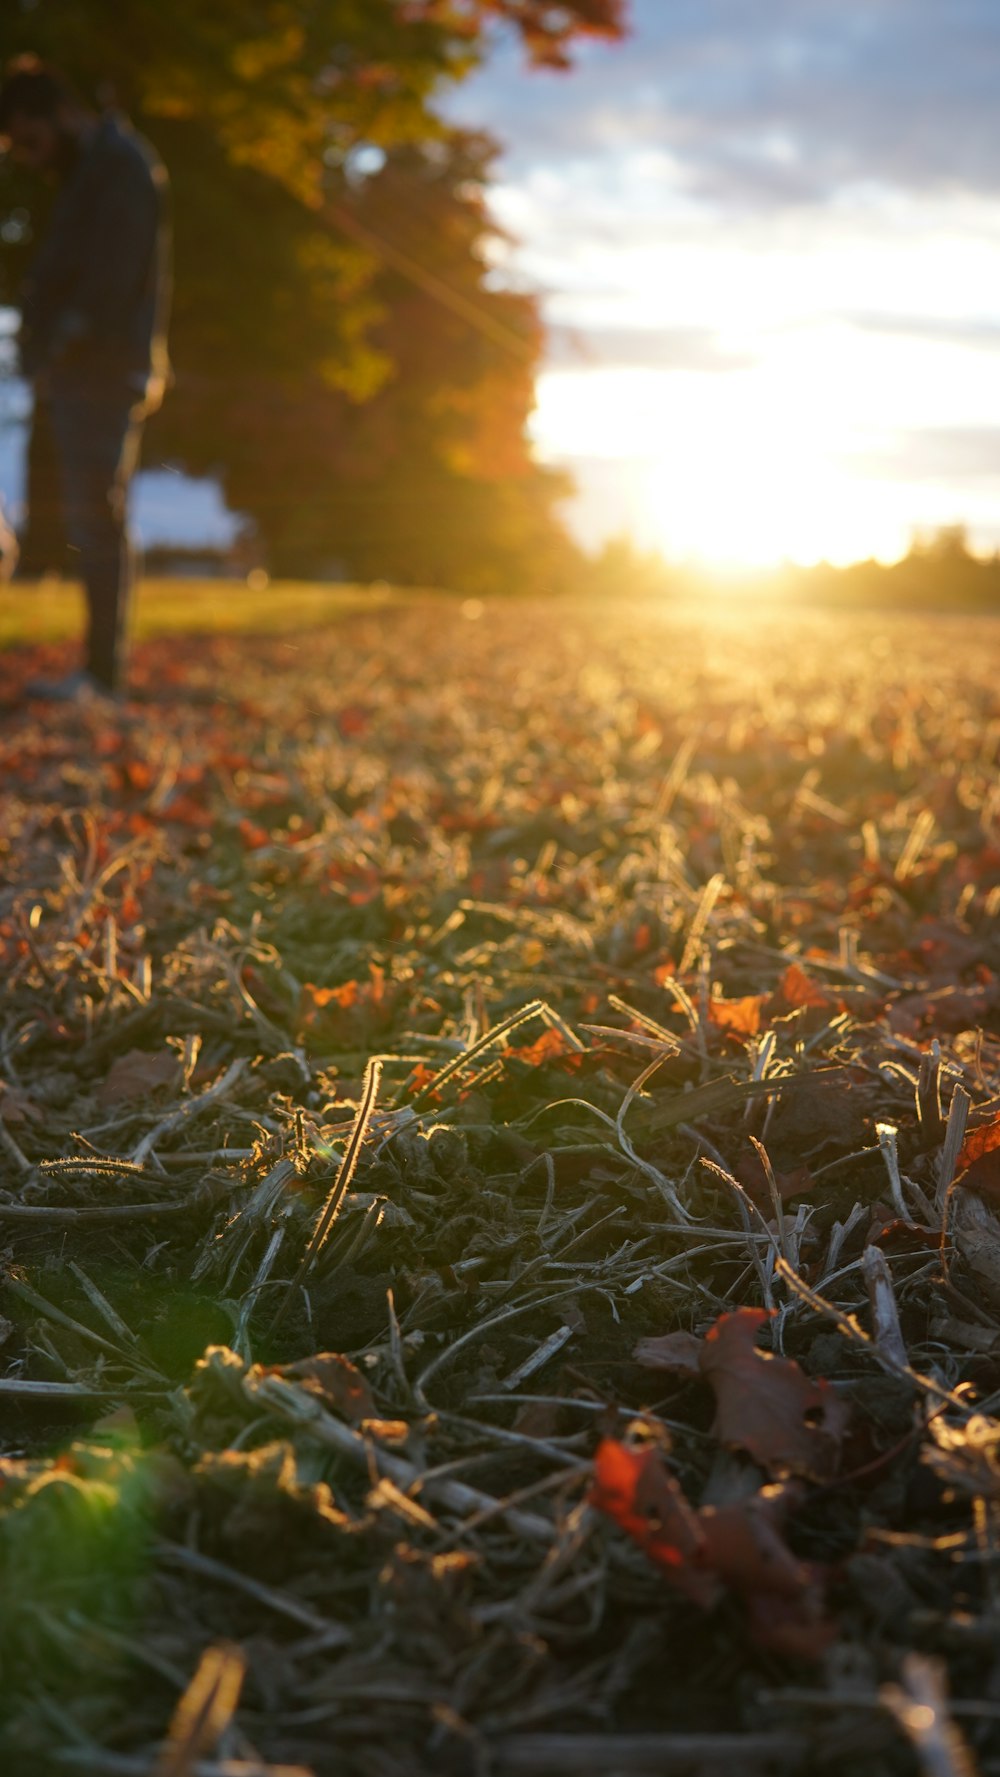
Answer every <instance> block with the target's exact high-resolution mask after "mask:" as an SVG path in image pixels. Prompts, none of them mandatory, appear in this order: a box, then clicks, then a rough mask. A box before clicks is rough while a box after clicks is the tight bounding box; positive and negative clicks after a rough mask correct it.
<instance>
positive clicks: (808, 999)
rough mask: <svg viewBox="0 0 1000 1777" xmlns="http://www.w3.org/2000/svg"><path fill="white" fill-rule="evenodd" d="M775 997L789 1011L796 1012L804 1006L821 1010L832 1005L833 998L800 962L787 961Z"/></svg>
mask: <svg viewBox="0 0 1000 1777" xmlns="http://www.w3.org/2000/svg"><path fill="white" fill-rule="evenodd" d="M777 998H778V999H779V1000H781V1002H782V1004H783V1005H784V1006H786V1007H787V1008H788V1010H789V1011H792V1012H796V1011H799V1010H800V1009H801V1008H802V1007H805V1006H816V1007H819V1008H821V1009H822V1010H826V1009H827V1008H828V1007H831V1006H833V1005H834V1003H835V1002H834V1000H833V999H832V998H831V997H830V995H829V994H828V993H825V992H824V990H823V988H822V987H820V985H819V983H818V982H817V981H814V980H813V979H812V976H811V975H807V974H806V971H805V969H804V968H803V967H802V965H801V963H789V965H788V968H787V969H786V970H785V972H784V974H783V975H782V977H781V980H780V981H779V982H778V992H777Z"/></svg>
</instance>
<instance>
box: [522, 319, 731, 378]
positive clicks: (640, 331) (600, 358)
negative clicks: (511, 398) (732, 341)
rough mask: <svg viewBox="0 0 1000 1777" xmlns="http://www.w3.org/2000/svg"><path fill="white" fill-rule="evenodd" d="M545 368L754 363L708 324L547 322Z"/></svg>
mask: <svg viewBox="0 0 1000 1777" xmlns="http://www.w3.org/2000/svg"><path fill="white" fill-rule="evenodd" d="M547 346H548V349H547V352H546V362H547V364H548V366H549V368H550V369H554V370H562V369H566V368H573V369H585V370H593V369H597V368H600V369H602V370H604V369H612V368H613V369H615V370H634V369H639V370H689V371H701V372H706V373H709V374H713V373H718V372H722V371H729V370H746V369H749V368H750V366H751V365H753V364H755V363H756V362H757V360H756V358H754V357H752V356H751V355H750V354H749V353H737V352H733V351H730V350H728V349H727V348H726V346H725V345H724V344H723V343H722V342H721V341H720V340H719V339H718V338H717V336H716V335H715V334H714V333H713V332H711V331H710V329H708V328H707V327H664V328H651V327H588V328H587V330H586V332H583V331H581V329H579V328H576V327H550V328H549V330H548V337H547Z"/></svg>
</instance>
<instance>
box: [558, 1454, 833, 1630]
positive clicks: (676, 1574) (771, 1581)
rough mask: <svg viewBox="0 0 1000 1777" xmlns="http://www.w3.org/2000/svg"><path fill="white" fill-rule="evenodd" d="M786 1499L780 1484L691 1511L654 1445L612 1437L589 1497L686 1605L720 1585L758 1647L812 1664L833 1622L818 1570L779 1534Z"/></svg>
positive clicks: (717, 1593) (710, 1598) (598, 1459)
mask: <svg viewBox="0 0 1000 1777" xmlns="http://www.w3.org/2000/svg"><path fill="white" fill-rule="evenodd" d="M792 1497H793V1495H792V1493H791V1490H790V1489H789V1488H787V1487H765V1488H762V1489H761V1491H760V1492H759V1493H756V1494H753V1495H751V1497H750V1498H749V1499H745V1500H741V1501H740V1502H739V1503H737V1504H734V1505H730V1506H723V1507H720V1508H718V1509H716V1508H714V1507H712V1506H703V1507H702V1508H701V1509H700V1510H699V1511H695V1510H694V1509H693V1507H692V1506H691V1505H690V1503H689V1502H688V1500H687V1499H686V1498H685V1495H684V1493H683V1491H682V1489H681V1487H680V1486H679V1484H678V1482H677V1481H676V1480H675V1479H674V1477H673V1475H671V1474H670V1472H669V1470H668V1469H667V1468H666V1466H665V1465H664V1462H663V1459H662V1457H661V1456H660V1454H659V1452H658V1451H657V1450H653V1449H647V1450H635V1449H632V1448H631V1447H630V1446H629V1445H627V1444H620V1443H618V1442H617V1441H616V1440H615V1439H612V1438H606V1439H605V1440H604V1441H603V1443H601V1444H600V1446H599V1447H598V1450H597V1454H596V1456H595V1459H594V1483H593V1487H592V1489H591V1494H590V1500H591V1504H592V1505H593V1506H595V1507H596V1508H597V1510H598V1511H601V1512H604V1513H605V1514H606V1516H608V1517H609V1518H611V1519H613V1520H614V1522H615V1523H616V1524H617V1525H618V1526H619V1528H620V1529H622V1530H624V1531H625V1533H626V1535H628V1536H630V1537H631V1538H632V1540H633V1542H635V1543H637V1544H638V1546H639V1547H640V1548H641V1549H642V1550H643V1553H644V1554H645V1555H646V1556H647V1557H648V1558H649V1560H650V1561H652V1562H654V1563H655V1565H656V1566H657V1567H659V1568H660V1569H661V1571H662V1573H663V1575H664V1577H665V1579H667V1580H668V1582H669V1583H670V1584H671V1585H672V1586H675V1587H676V1588H677V1589H678V1590H679V1591H681V1592H683V1593H685V1595H686V1596H687V1597H688V1598H690V1599H691V1601H692V1603H694V1604H698V1605H700V1606H701V1608H702V1609H703V1610H707V1609H709V1608H710V1607H711V1606H712V1605H713V1604H715V1603H717V1601H718V1599H719V1598H720V1597H721V1595H722V1592H723V1588H724V1587H728V1588H729V1589H730V1590H731V1591H733V1592H735V1593H737V1594H739V1595H740V1596H741V1597H742V1598H743V1599H744V1600H745V1601H746V1606H747V1619H748V1622H749V1625H750V1628H751V1631H752V1634H753V1639H754V1640H755V1642H756V1643H757V1644H758V1646H760V1647H764V1648H767V1649H769V1650H771V1651H772V1652H775V1653H782V1654H786V1655H790V1656H792V1657H796V1658H799V1659H807V1660H811V1659H818V1658H819V1656H820V1655H821V1654H822V1653H823V1652H824V1651H825V1649H826V1648H827V1647H828V1646H829V1644H830V1642H831V1641H832V1639H833V1638H834V1635H835V1628H834V1625H833V1624H832V1623H830V1622H829V1621H828V1620H827V1619H826V1618H825V1617H824V1615H823V1589H822V1580H821V1576H820V1573H819V1571H818V1570H817V1569H816V1568H814V1567H811V1566H809V1565H808V1564H807V1563H805V1562H802V1561H800V1560H799V1559H798V1557H797V1556H796V1555H794V1554H793V1553H792V1550H791V1549H790V1548H789V1547H788V1544H787V1543H786V1542H785V1540H784V1537H783V1536H782V1534H781V1522H782V1519H783V1518H784V1515H785V1513H786V1511H787V1509H788V1505H789V1504H790V1502H791V1499H792Z"/></svg>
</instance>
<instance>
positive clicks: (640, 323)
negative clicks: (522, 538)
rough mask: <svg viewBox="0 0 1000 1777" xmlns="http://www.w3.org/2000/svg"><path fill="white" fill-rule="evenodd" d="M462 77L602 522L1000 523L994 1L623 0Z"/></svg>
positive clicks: (586, 497)
mask: <svg viewBox="0 0 1000 1777" xmlns="http://www.w3.org/2000/svg"><path fill="white" fill-rule="evenodd" d="M631 15H632V32H631V35H630V37H629V38H628V40H627V41H626V42H624V43H622V44H619V45H616V46H610V47H609V46H607V45H597V44H593V45H589V46H587V47H586V48H585V49H584V50H583V51H582V53H581V54H580V55H579V57H578V60H577V66H576V68H575V70H574V71H573V73H571V74H569V75H565V76H560V75H554V74H551V73H540V72H529V71H526V70H525V67H524V65H523V59H522V58H521V56H520V55H519V54H518V53H517V52H516V50H515V49H514V47H513V46H512V45H508V46H505V47H503V48H502V49H501V51H500V52H499V53H498V54H497V56H496V57H495V58H494V60H493V61H492V63H491V64H490V65H489V66H488V67H487V68H486V69H484V70H483V71H481V72H479V73H478V74H476V75H475V76H474V77H473V78H472V79H470V80H469V81H468V82H467V83H466V84H465V86H464V87H463V88H462V89H461V90H460V91H459V92H458V93H457V94H456V95H455V96H454V97H453V98H451V99H450V100H449V102H448V105H447V111H448V115H449V116H451V117H453V118H455V119H458V120H461V121H463V122H466V123H468V124H470V125H471V126H474V127H486V128H488V129H489V130H490V131H491V133H493V134H494V135H495V136H497V137H498V138H499V139H500V140H501V142H502V143H504V144H505V149H504V152H503V155H502V158H501V160H500V163H499V184H498V187H497V189H496V192H495V195H494V199H493V209H494V214H495V216H496V218H497V220H498V221H499V222H500V223H501V224H502V225H503V226H504V227H505V229H507V230H508V231H509V233H510V235H511V236H512V237H513V242H514V243H516V244H511V245H510V246H508V247H506V248H505V249H504V250H503V251H502V252H501V253H500V254H499V255H498V267H497V275H498V276H499V277H501V278H503V279H509V280H512V281H514V282H515V283H517V284H518V285H520V286H526V287H528V288H532V289H535V290H537V291H539V292H540V293H541V299H542V305H543V313H544V316H545V319H546V322H547V324H548V329H549V346H548V355H547V360H546V365H545V368H544V372H543V375H542V377H541V379H540V382H539V388H538V404H537V410H536V413H535V416H534V420H533V432H534V437H535V441H536V447H537V450H538V452H539V454H540V455H541V456H542V457H544V458H545V459H546V460H551V461H554V462H559V463H563V464H566V465H567V466H569V467H570V468H571V469H572V470H573V472H574V474H575V476H576V479H577V482H578V486H579V490H580V491H579V494H578V497H577V498H576V500H575V501H574V502H573V504H572V507H571V511H570V516H571V520H572V523H573V525H574V528H576V529H577V531H578V532H579V534H580V535H581V536H582V537H583V538H584V540H585V541H587V542H588V543H590V544H596V543H599V542H600V541H601V539H602V538H604V537H607V536H609V535H611V534H615V533H622V532H627V533H629V534H631V535H632V536H633V537H634V538H635V539H636V541H638V542H639V543H640V544H642V545H645V546H651V547H655V548H658V549H660V550H662V551H663V552H664V553H665V554H666V555H667V556H669V557H670V558H672V559H689V558H692V557H693V558H698V559H701V560H705V561H709V562H711V563H712V564H714V565H717V566H722V567H725V566H727V565H732V566H734V567H740V566H746V565H763V564H767V563H770V562H772V561H777V560H780V559H782V558H783V557H786V556H787V557H790V558H792V559H795V560H799V561H803V562H811V561H816V560H818V559H823V558H825V559H830V560H834V561H841V562H843V561H847V560H853V559H858V558H860V557H865V556H868V555H876V556H878V557H880V558H882V559H886V560H890V559H893V558H894V557H896V556H898V555H900V554H902V553H904V552H905V550H906V548H907V547H908V544H909V541H910V539H911V536H912V534H913V532H914V531H915V530H922V531H929V530H932V529H934V528H936V527H938V526H940V525H943V524H952V523H966V524H967V525H968V527H969V531H970V534H971V537H972V540H973V542H974V543H975V544H976V546H977V547H980V548H984V549H992V548H993V547H995V546H998V545H1000V107H998V104H997V93H998V91H1000V6H998V5H997V0H947V4H945V3H944V0H863V4H862V3H859V0H757V3H756V4H754V5H750V4H748V0H632V6H631Z"/></svg>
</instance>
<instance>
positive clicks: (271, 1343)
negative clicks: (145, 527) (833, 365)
mask: <svg viewBox="0 0 1000 1777" xmlns="http://www.w3.org/2000/svg"><path fill="white" fill-rule="evenodd" d="M211 593H212V596H211V600H209V598H208V596H207V594H203V590H202V589H201V588H192V587H191V586H190V585H184V586H182V587H178V588H176V589H175V588H173V587H171V586H170V585H169V584H161V585H158V586H154V587H151V588H148V589H147V590H146V592H145V594H144V602H143V604H141V605H140V635H141V637H143V638H144V639H141V640H140V642H139V645H138V647H137V649H136V653H135V659H134V663H133V674H132V687H133V688H132V695H131V698H130V701H129V703H128V705H127V707H126V709H125V710H124V711H123V712H122V715H121V719H120V720H118V719H116V720H115V721H114V722H113V723H109V722H108V721H107V719H106V718H103V717H101V716H99V715H98V714H96V713H94V712H88V711H86V710H83V711H73V710H68V711H64V710H55V709H51V708H41V707H40V706H35V708H33V709H32V708H30V707H26V706H24V705H23V704H21V703H20V702H19V701H18V686H19V685H20V683H21V682H22V680H23V678H24V677H25V676H26V675H27V674H28V673H29V672H34V671H37V670H39V669H44V670H50V669H52V668H53V667H58V666H59V665H60V664H61V663H62V662H64V661H66V660H68V658H69V651H68V647H67V644H66V642H65V640H64V638H65V635H66V622H67V612H70V613H71V607H70V606H67V604H66V603H65V595H64V594H62V593H61V592H60V593H58V594H56V593H54V592H53V593H49V592H46V593H45V594H44V601H48V602H43V604H42V605H35V606H33V607H32V613H31V618H30V624H29V619H28V618H27V616H25V615H24V613H23V611H22V609H21V607H20V605H19V595H17V596H16V595H15V594H14V593H12V592H7V593H5V594H4V595H3V598H2V602H0V634H2V635H5V636H6V637H7V638H8V639H10V638H11V637H16V638H17V639H19V640H20V642H21V643H22V644H24V645H22V646H18V647H11V648H8V650H7V651H6V652H5V653H3V654H2V655H0V963H2V968H3V972H4V989H3V1018H2V1028H0V1081H2V1089H0V1168H2V1172H3V1185H4V1190H3V1193H2V1195H0V1234H2V1239H3V1244H4V1252H5V1266H6V1272H5V1281H4V1285H3V1289H2V1295H0V1314H2V1316H3V1317H4V1318H3V1320H2V1322H0V1336H2V1338H3V1342H4V1343H3V1357H4V1364H3V1374H2V1375H0V1402H2V1404H3V1427H4V1432H3V1452H4V1453H3V1455H2V1459H0V1481H2V1486H0V1572H2V1575H3V1582H4V1594H5V1598H6V1603H5V1608H4V1614H3V1618H2V1620H0V1672H2V1679H3V1685H2V1703H0V1719H2V1723H3V1725H2V1728H0V1736H2V1737H0V1746H2V1748H3V1750H4V1753H5V1758H6V1763H5V1767H4V1768H5V1769H7V1770H10V1771H11V1772H17V1773H20V1772H25V1773H27V1772H32V1773H34V1772H40V1773H46V1772H49V1771H52V1772H62V1771H67V1770H77V1771H91V1772H95V1773H100V1774H102V1777H104V1774H105V1773H114V1772H121V1773H132V1772H136V1773H140V1774H142V1773H146V1772H152V1771H155V1770H164V1771H165V1770H167V1769H169V1770H170V1771H171V1772H176V1773H180V1772H191V1773H193V1772H195V1771H199V1772H201V1771H204V1772H211V1773H219V1774H220V1777H221V1774H222V1773H234V1774H235V1773H236V1772H242V1773H249V1772H250V1771H254V1772H258V1771H271V1772H274V1773H277V1772H279V1771H280V1772H284V1773H286V1777H287V1774H288V1773H289V1772H290V1771H299V1772H302V1771H312V1772H314V1773H316V1774H317V1777H326V1773H331V1774H332V1773H335V1772H336V1773H338V1774H341V1773H347V1774H350V1777H353V1774H354V1773H358V1774H359V1777H410V1774H411V1773H418V1772H424V1771H427V1772H431V1771H433V1772H435V1773H439V1774H441V1777H450V1774H454V1777H466V1774H468V1777H485V1774H490V1777H518V1774H525V1777H527V1774H534V1777H550V1774H555V1773H560V1772H566V1773H570V1772H571V1773H574V1777H578V1774H579V1777H588V1774H590V1773H594V1774H596V1773H602V1777H612V1774H615V1777H617V1774H618V1773H621V1774H623V1777H624V1774H625V1773H629V1774H631V1773H636V1772H639V1773H649V1774H650V1777H653V1774H654V1773H656V1774H663V1773H675V1772H676V1773H680V1772H685V1773H693V1774H696V1777H701V1774H702V1773H704V1774H705V1777H708V1774H709V1773H715V1772H720V1773H721V1772H724V1771H725V1772H728V1771H737V1770H738V1771H739V1772H740V1773H741V1777H742V1773H744V1772H749V1773H756V1772H760V1773H765V1772H787V1773H800V1772H801V1773H803V1774H804V1773H806V1772H809V1773H814V1772H823V1771H827V1770H829V1771H831V1772H833V1771H836V1772H838V1773H839V1772H842V1771H843V1770H845V1769H847V1768H850V1770H851V1771H852V1774H855V1773H857V1774H860V1777H892V1774H894V1773H897V1772H898V1773H899V1774H900V1777H904V1774H907V1773H913V1772H915V1771H916V1770H917V1769H918V1768H921V1767H922V1766H923V1768H927V1769H934V1770H935V1771H937V1772H938V1773H951V1774H953V1777H959V1773H961V1772H964V1771H965V1770H966V1769H967V1768H968V1769H969V1770H971V1769H973V1768H975V1769H978V1770H980V1771H981V1772H982V1773H984V1774H987V1773H990V1772H1000V1703H998V1701H997V1698H998V1696H1000V1691H998V1684H1000V1666H998V1660H997V1645H998V1644H997V1622H998V1613H1000V1566H998V1561H997V1533H998V1530H1000V1525H998V1522H997V1511H998V1502H1000V1418H998V1417H997V1416H996V1414H997V1409H998V1406H1000V1321H998V1313H1000V1221H998V1219H997V1213H996V1206H997V1202H998V1195H1000V986H998V969H1000V943H998V936H997V918H996V916H997V912H998V909H1000V791H998V783H997V743H998V739H1000V700H998V694H997V685H998V682H1000V678H998V667H1000V646H998V641H1000V631H998V630H997V629H996V627H995V626H994V625H992V624H989V623H984V622H980V623H977V624H976V626H975V627H974V628H972V627H970V626H967V625H966V624H964V623H962V622H959V621H952V620H948V619H941V620H939V621H931V620H924V619H921V620H920V621H911V620H908V619H907V618H905V617H902V616H901V617H894V618H892V619H889V618H882V617H878V618H876V617H870V618H866V619H864V620H860V621H855V620H853V619H852V620H851V621H847V620H845V619H842V618H836V617H832V616H827V617H824V616H819V615H814V616H810V617H808V618H807V617H804V616H798V617H796V616H795V615H794V614H789V613H785V614H784V615H779V614H776V613H773V612H772V613H769V614H761V613H759V612H757V611H755V610H752V609H751V610H748V611H747V612H746V613H744V614H743V615H742V616H741V617H738V618H737V617H736V616H735V615H734V614H733V613H732V611H730V614H729V618H728V620H727V621H726V623H724V624H723V623H719V624H715V625H713V624H712V623H710V622H708V621H700V620H699V619H698V617H697V616H696V615H694V614H691V613H688V614H678V613H673V614H672V613H671V612H669V611H668V610H665V609H663V610H661V609H658V608H657V607H656V606H655V605H653V604H650V603H646V604H643V605H641V606H639V605H633V606H629V605H627V604H623V605H619V606H614V607H611V606H603V607H600V606H597V605H594V604H590V603H586V602H584V603H580V604H572V603H569V602H564V603H561V604H555V603H553V604H542V603H536V604H528V603H517V604H510V605H503V604H499V603H497V604H486V605H481V604H476V603H470V602H468V601H466V602H464V603H463V602H462V601H459V600H449V599H445V598H437V599H432V598H427V597H420V596H409V595H408V596H406V597H401V596H396V595H393V594H391V593H383V594H381V595H379V599H378V602H377V603H376V604H375V605H373V604H372V602H371V598H370V596H369V595H368V594H366V593H362V592H360V591H355V590H353V589H346V590H345V589H340V588H335V589H330V590H327V589H322V588H274V589H268V591H267V592H265V593H263V594H260V595H250V594H247V593H246V591H245V590H243V591H240V592H238V593H237V594H235V596H234V602H233V604H229V603H228V602H227V603H226V604H224V605H223V604H221V603H220V602H219V600H218V598H217V596H216V593H217V589H216V587H215V585H214V583H213V584H212V588H211ZM226 597H227V600H228V594H227V595H226ZM279 613H280V633H277V632H275V633H271V634H258V635H256V636H253V635H248V634H237V633H222V631H223V629H224V628H225V629H226V630H228V628H229V621H230V619H231V620H232V621H233V623H234V624H235V622H236V619H237V615H238V617H239V624H240V626H242V627H243V628H244V629H246V630H252V629H256V628H257V627H258V624H259V625H260V626H261V627H262V628H268V629H270V628H271V626H272V623H274V624H278V621H279ZM192 614H193V615H194V617H195V619H196V621H195V622H190V623H189V619H190V618H191V616H192ZM32 624H33V625H37V627H34V628H32V627H30V625H32ZM949 1735H950V1736H951V1738H950V1739H949V1738H948V1736H949ZM935 1736H936V1737H937V1738H936V1739H935ZM165 1744H167V1745H168V1746H169V1751H168V1752H162V1750H161V1749H162V1748H163V1747H164V1745H165ZM941 1746H943V1747H944V1748H945V1750H944V1752H940V1751H938V1753H935V1747H937V1748H938V1749H940V1747H941ZM932 1755H933V1756H939V1762H938V1763H937V1764H936V1765H931V1764H930V1763H928V1762H927V1761H928V1760H929V1759H930V1758H931V1756H932ZM161 1757H162V1759H163V1763H162V1764H161V1765H159V1766H158V1765H157V1762H156V1761H157V1759H158V1758H161ZM963 1758H967V1759H968V1760H969V1761H970V1762H969V1764H968V1766H966V1765H963V1763H962V1762H961V1761H962V1759H963ZM948 1760H950V1761H951V1762H950V1763H949V1762H947V1761H948ZM170 1761H172V1762H170ZM940 1761H945V1762H940ZM973 1761H974V1762H973Z"/></svg>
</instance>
